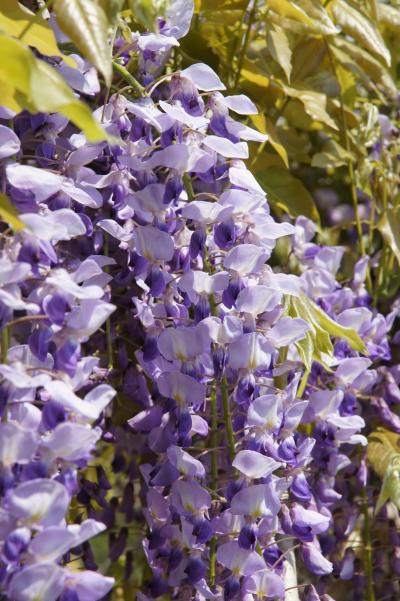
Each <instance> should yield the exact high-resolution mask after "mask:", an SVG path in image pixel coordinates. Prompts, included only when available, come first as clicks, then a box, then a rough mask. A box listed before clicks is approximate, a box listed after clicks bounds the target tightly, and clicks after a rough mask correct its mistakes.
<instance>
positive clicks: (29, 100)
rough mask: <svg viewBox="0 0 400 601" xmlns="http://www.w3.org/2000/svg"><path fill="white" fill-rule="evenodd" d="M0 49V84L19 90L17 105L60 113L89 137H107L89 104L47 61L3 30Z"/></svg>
mask: <svg viewBox="0 0 400 601" xmlns="http://www.w3.org/2000/svg"><path fill="white" fill-rule="evenodd" d="M0 53H1V56H2V61H1V63H0V85H1V84H2V83H3V82H4V83H5V84H6V86H13V87H14V88H15V89H16V90H17V91H18V92H19V94H18V96H17V100H18V103H20V106H24V108H27V109H28V110H30V111H31V112H43V113H49V112H59V113H62V114H63V115H65V116H66V117H68V118H69V119H71V121H73V122H74V123H75V125H77V126H78V127H79V128H80V129H82V130H83V131H84V133H85V134H86V137H87V139H88V140H89V141H92V142H95V141H98V140H104V139H105V138H107V135H106V133H105V131H104V130H103V129H102V127H101V126H100V124H99V123H98V122H97V121H96V120H95V118H94V117H93V115H92V113H91V111H90V109H89V107H87V106H86V105H85V104H84V103H83V102H81V101H80V100H78V99H77V98H76V96H75V94H74V93H73V91H72V90H71V88H70V87H69V86H68V85H67V84H66V83H65V81H64V80H63V78H62V77H61V76H60V75H59V74H58V73H57V71H55V69H53V68H52V67H51V66H50V65H48V64H47V63H45V62H44V61H42V60H39V59H37V58H35V56H34V55H33V53H32V52H31V51H30V50H29V49H28V48H27V47H26V46H24V45H23V44H22V43H21V42H18V41H17V40H14V39H13V38H10V37H8V36H5V35H3V34H0ZM2 103H3V104H4V101H3V100H2ZM10 108H13V106H10Z"/></svg>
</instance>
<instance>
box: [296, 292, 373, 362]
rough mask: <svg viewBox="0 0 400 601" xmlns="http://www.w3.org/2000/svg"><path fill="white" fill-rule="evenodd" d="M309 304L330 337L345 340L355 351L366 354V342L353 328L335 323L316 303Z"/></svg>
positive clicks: (309, 301)
mask: <svg viewBox="0 0 400 601" xmlns="http://www.w3.org/2000/svg"><path fill="white" fill-rule="evenodd" d="M307 303H309V304H310V305H311V306H312V312H313V314H314V315H315V319H316V320H317V321H318V323H319V325H320V326H321V327H322V328H323V329H324V330H325V331H326V332H328V334H330V336H333V337H335V338H341V339H342V340H345V341H346V342H347V344H348V345H349V346H350V347H351V348H352V349H354V350H355V351H359V352H360V353H365V352H366V351H367V349H366V346H365V344H364V341H363V340H362V339H361V338H360V336H359V335H358V334H357V332H356V331H355V330H353V328H345V327H344V326H341V325H340V324H338V323H337V322H336V321H333V319H332V318H331V317H329V315H328V314H327V313H325V312H324V311H322V309H320V308H319V307H318V305H316V304H315V303H313V302H312V301H311V300H310V299H307Z"/></svg>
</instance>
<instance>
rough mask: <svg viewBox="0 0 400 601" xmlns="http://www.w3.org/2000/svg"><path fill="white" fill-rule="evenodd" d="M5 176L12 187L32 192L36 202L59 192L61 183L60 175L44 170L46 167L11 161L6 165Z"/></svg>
mask: <svg viewBox="0 0 400 601" xmlns="http://www.w3.org/2000/svg"><path fill="white" fill-rule="evenodd" d="M6 176H7V179H8V181H9V183H10V184H11V185H12V186H14V188H17V189H18V190H23V191H26V192H32V193H33V194H34V196H35V200H36V202H43V201H44V200H47V199H48V198H50V196H53V194H56V193H57V192H59V191H60V190H61V188H62V184H63V177H62V176H61V175H58V174H56V173H52V172H50V171H46V169H39V168H38V167H31V166H30V165H19V164H18V163H11V164H9V165H7V166H6Z"/></svg>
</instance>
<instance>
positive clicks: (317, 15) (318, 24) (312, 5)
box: [298, 0, 339, 35]
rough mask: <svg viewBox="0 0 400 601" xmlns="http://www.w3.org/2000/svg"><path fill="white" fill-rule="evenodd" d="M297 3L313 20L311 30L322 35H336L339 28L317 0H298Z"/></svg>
mask: <svg viewBox="0 0 400 601" xmlns="http://www.w3.org/2000/svg"><path fill="white" fill-rule="evenodd" d="M298 4H299V5H300V7H301V8H302V9H303V10H304V12H305V13H306V14H307V16H308V17H310V18H311V19H312V20H313V30H314V31H315V32H316V33H321V34H322V35H336V34H337V33H339V29H338V28H337V27H336V26H335V24H334V23H333V21H332V19H331V18H330V16H329V14H328V12H327V11H326V9H325V8H324V7H323V6H322V4H320V3H319V2H318V1H317V0H298Z"/></svg>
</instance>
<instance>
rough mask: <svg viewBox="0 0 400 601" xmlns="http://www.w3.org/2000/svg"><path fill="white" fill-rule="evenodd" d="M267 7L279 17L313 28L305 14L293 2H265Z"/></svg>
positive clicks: (286, 0)
mask: <svg viewBox="0 0 400 601" xmlns="http://www.w3.org/2000/svg"><path fill="white" fill-rule="evenodd" d="M267 5H268V7H269V8H271V9H272V10H274V11H275V12H277V13H278V14H279V15H280V16H281V17H287V18H288V19H293V20H294V21H299V22H300V23H304V24H305V25H308V26H309V27H312V26H313V21H312V19H310V17H309V16H308V15H307V13H306V12H304V10H303V9H302V8H300V6H298V5H297V4H295V3H294V2H289V1H288V0H267Z"/></svg>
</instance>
